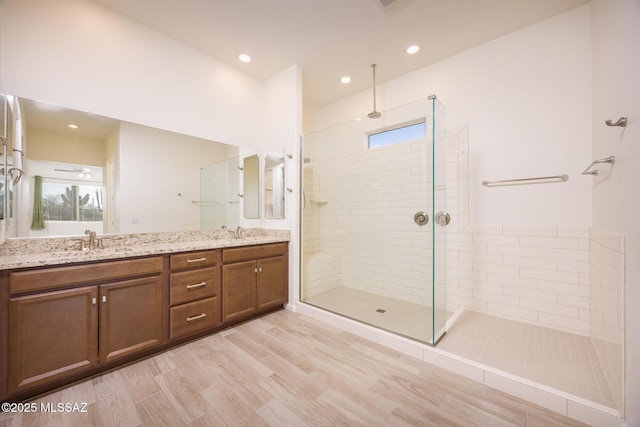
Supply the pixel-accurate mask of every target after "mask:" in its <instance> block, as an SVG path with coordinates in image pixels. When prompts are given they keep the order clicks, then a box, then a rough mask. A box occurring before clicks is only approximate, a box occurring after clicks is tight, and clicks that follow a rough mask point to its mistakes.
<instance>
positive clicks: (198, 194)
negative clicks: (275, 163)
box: [2, 99, 258, 237]
mask: <svg viewBox="0 0 640 427" xmlns="http://www.w3.org/2000/svg"><path fill="white" fill-rule="evenodd" d="M17 101H18V102H17V104H15V103H14V105H19V114H18V115H19V118H20V120H19V121H13V122H15V123H16V124H17V127H18V128H19V129H16V130H15V131H14V135H13V136H8V138H7V140H8V142H7V145H8V147H7V153H6V155H5V156H4V159H5V162H6V163H8V164H9V165H12V164H14V162H15V160H16V159H17V156H19V155H20V152H18V151H12V148H15V147H14V146H13V145H12V144H11V143H10V142H9V139H12V140H16V139H19V140H20V141H21V143H22V148H21V153H22V154H23V155H24V157H23V158H22V159H21V160H22V164H21V166H20V169H21V170H22V171H23V172H24V173H23V175H22V178H21V179H20V180H19V181H17V182H16V183H15V185H13V182H14V180H12V179H10V177H9V176H8V175H7V174H6V171H4V172H5V176H4V178H5V179H4V180H3V188H2V191H3V193H4V194H10V195H11V196H12V197H9V198H8V199H9V200H11V201H10V202H8V201H5V205H7V206H5V209H4V210H3V211H4V212H7V213H6V214H5V215H8V216H11V217H12V220H11V221H9V222H11V226H10V227H7V230H8V234H7V237H38V236H64V235H81V234H83V233H84V230H86V229H92V230H95V231H96V232H98V233H143V232H161V231H184V230H200V229H215V228H219V227H220V226H222V225H226V226H228V227H235V226H236V225H238V223H239V216H240V215H239V212H238V209H239V201H238V193H239V191H238V182H239V177H238V173H239V170H238V147H235V146H231V145H227V144H224V143H220V142H214V141H208V140H204V139H200V138H195V137H191V136H187V135H181V134H177V133H173V132H169V131H164V130H160V129H155V128H150V127H147V126H142V125H138V124H134V123H129V122H123V121H119V120H114V119H110V118H106V117H101V116H97V115H94V114H90V113H86V112H80V111H74V110H69V109H67V108H62V107H57V106H52V105H47V104H43V103H41V102H37V101H32V100H28V99H18V100H17ZM11 122H12V120H8V121H7V123H11ZM15 134H17V135H15ZM9 167H11V166H9ZM5 168H6V167H5ZM256 179H257V173H256ZM245 181H246V177H245ZM257 185H258V184H256V186H257ZM7 186H8V187H9V188H7ZM5 197H6V196H5Z"/></svg>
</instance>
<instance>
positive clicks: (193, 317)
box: [186, 313, 207, 322]
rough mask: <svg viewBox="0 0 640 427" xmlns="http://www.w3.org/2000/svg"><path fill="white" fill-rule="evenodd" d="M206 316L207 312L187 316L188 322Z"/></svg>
mask: <svg viewBox="0 0 640 427" xmlns="http://www.w3.org/2000/svg"><path fill="white" fill-rule="evenodd" d="M205 317H207V315H206V314H205V313H200V314H198V315H197V316H191V317H187V319H186V320H187V322H193V321H194V320H198V319H204V318H205Z"/></svg>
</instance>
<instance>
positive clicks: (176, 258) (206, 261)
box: [169, 251, 218, 270]
mask: <svg viewBox="0 0 640 427" xmlns="http://www.w3.org/2000/svg"><path fill="white" fill-rule="evenodd" d="M217 258H218V254H217V251H199V252H189V253H184V254H175V255H171V257H170V261H169V267H170V268H171V270H181V269H184V268H197V267H213V266H214V265H216V263H217Z"/></svg>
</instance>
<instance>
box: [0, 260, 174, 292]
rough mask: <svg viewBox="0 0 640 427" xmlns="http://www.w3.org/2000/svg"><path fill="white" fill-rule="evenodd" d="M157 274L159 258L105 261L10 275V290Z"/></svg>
mask: <svg viewBox="0 0 640 427" xmlns="http://www.w3.org/2000/svg"><path fill="white" fill-rule="evenodd" d="M160 273H162V257H160V256H158V257H148V258H138V259H128V260H123V261H106V262H98V263H95V264H83V265H69V266H62V267H51V268H40V269H31V270H24V271H16V272H12V273H11V274H10V276H9V277H10V278H9V284H10V285H9V289H10V292H11V294H19V293H24V292H34V291H41V290H47V289H54V288H60V287H65V286H75V285H82V284H92V283H100V282H105V281H113V280H117V279H124V278H131V277H136V276H146V275H150V274H160Z"/></svg>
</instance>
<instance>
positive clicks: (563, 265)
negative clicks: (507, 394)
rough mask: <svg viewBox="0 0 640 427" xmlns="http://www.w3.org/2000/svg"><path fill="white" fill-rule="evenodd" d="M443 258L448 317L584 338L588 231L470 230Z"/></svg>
mask: <svg viewBox="0 0 640 427" xmlns="http://www.w3.org/2000/svg"><path fill="white" fill-rule="evenodd" d="M567 236H573V237H567ZM448 237H449V236H448ZM583 240H584V242H583ZM447 252H448V254H447V277H448V279H449V280H448V282H447V292H448V293H447V310H448V311H455V310H456V309H458V308H466V309H473V310H476V311H481V312H486V313H488V314H493V315H498V316H503V317H507V318H510V319H513V320H520V321H524V322H533V323H536V324H539V325H542V326H547V327H551V328H555V329H560V330H564V331H568V332H574V333H578V334H581V335H588V334H589V311H588V303H587V302H588V297H589V229H588V228H584V229H582V228H581V229H569V228H565V227H533V226H524V227H512V226H508V227H507V226H504V227H503V226H501V225H472V226H468V227H466V228H465V229H463V230H461V231H460V232H459V233H458V234H457V235H451V236H450V240H449V241H448V242H447Z"/></svg>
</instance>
